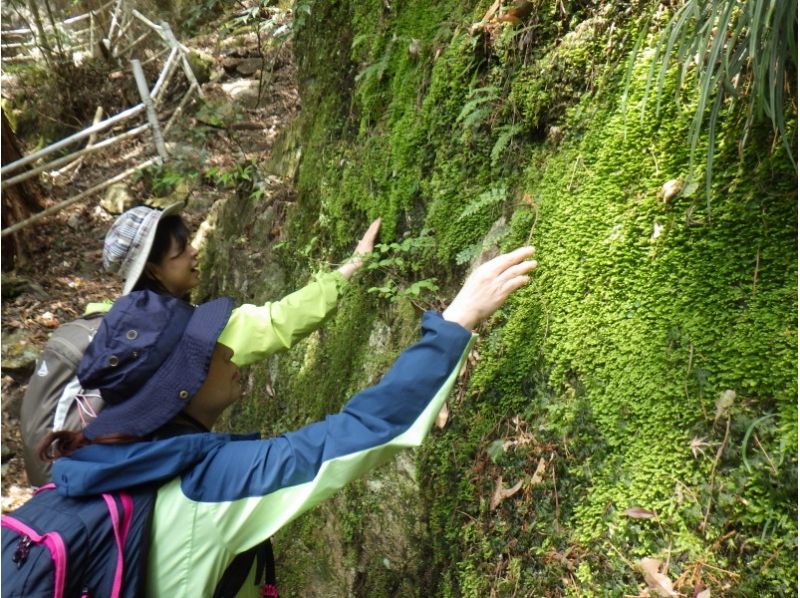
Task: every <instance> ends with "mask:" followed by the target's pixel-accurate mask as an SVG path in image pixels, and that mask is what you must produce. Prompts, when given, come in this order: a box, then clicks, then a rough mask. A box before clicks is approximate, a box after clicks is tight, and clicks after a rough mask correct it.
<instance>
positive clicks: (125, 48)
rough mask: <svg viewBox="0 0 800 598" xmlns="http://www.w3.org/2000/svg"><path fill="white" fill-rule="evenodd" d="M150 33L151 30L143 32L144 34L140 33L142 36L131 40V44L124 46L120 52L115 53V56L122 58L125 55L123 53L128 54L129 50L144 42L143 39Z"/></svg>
mask: <svg viewBox="0 0 800 598" xmlns="http://www.w3.org/2000/svg"><path fill="white" fill-rule="evenodd" d="M151 33H153V30H152V29H148V30H147V31H145V32H144V33H142V35H140V36H139V37H137V38H136V39H135V40H133V41H132V42H131V43H129V44H128V45H127V46H125V47H124V48H123V49H122V50H119V51H118V52H117V56H122V55H123V54H125V53H127V52H129V51H130V50H132V49H133V48H135V47H136V46H138V45H139V44H140V43H142V41H143V40H144V39H145V38H146V37H147V36H148V35H150V34H151Z"/></svg>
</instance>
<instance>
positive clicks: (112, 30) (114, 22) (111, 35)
mask: <svg viewBox="0 0 800 598" xmlns="http://www.w3.org/2000/svg"><path fill="white" fill-rule="evenodd" d="M121 8H122V0H117V4H116V6H114V12H113V13H112V14H111V25H110V26H109V27H108V37H107V38H106V39H108V43H109V46H110V44H111V42H112V41H113V39H114V33H115V30H116V28H117V20H118V19H119V11H120V9H121ZM108 49H109V50H111V48H110V47H109V48H108Z"/></svg>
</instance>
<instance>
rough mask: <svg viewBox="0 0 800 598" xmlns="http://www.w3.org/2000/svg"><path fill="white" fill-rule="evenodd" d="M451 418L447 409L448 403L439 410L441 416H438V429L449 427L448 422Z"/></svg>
mask: <svg viewBox="0 0 800 598" xmlns="http://www.w3.org/2000/svg"><path fill="white" fill-rule="evenodd" d="M449 418H450V410H449V409H448V408H447V403H444V404H443V405H442V408H441V409H440V410H439V415H437V416H436V427H437V428H439V429H440V430H441V429H442V428H444V427H445V426H446V425H447V420H448V419H449Z"/></svg>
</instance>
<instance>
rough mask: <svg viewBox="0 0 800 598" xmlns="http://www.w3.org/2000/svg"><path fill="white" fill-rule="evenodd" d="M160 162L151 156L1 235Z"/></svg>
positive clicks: (7, 229)
mask: <svg viewBox="0 0 800 598" xmlns="http://www.w3.org/2000/svg"><path fill="white" fill-rule="evenodd" d="M160 162H161V158H159V157H158V156H156V157H155V158H150V159H149V160H146V161H144V162H142V163H141V164H139V165H137V166H132V167H131V168H129V169H128V170H126V171H124V172H121V173H119V174H118V175H117V176H115V177H112V178H110V179H108V180H107V181H104V182H102V183H100V184H98V185H95V186H94V187H91V188H89V189H86V191H81V192H80V193H78V195H76V196H74V197H71V198H70V199H67V200H64V201H62V202H61V203H59V204H56V205H54V206H51V207H49V208H47V209H46V210H44V211H42V212H39V213H37V214H34V215H33V216H31V217H30V218H28V219H26V220H23V221H22V222H17V223H16V224H13V225H11V226H9V227H8V228H4V229H3V232H2V234H0V237H5V236H6V235H10V234H11V233H15V232H17V231H18V230H20V229H21V228H24V227H26V226H28V225H30V224H33V223H34V222H37V221H39V220H41V219H42V218H45V217H47V216H49V215H50V214H55V213H56V212H60V211H61V210H63V209H64V208H66V207H68V206H71V205H72V204H74V203H77V202H79V201H80V200H82V199H83V198H85V197H87V196H89V195H92V194H94V193H97V192H98V191H102V190H103V189H105V188H106V187H110V186H111V185H113V184H114V183H118V182H119V181H121V180H123V179H125V178H127V177H129V176H130V175H132V174H133V173H134V172H136V171H137V170H141V169H143V168H147V167H148V166H152V165H153V164H158V163H160Z"/></svg>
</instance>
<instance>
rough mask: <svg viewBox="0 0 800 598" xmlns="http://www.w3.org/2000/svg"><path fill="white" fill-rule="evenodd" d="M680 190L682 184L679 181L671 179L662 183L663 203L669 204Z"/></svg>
mask: <svg viewBox="0 0 800 598" xmlns="http://www.w3.org/2000/svg"><path fill="white" fill-rule="evenodd" d="M682 188H683V183H682V182H681V181H680V179H672V180H669V181H667V182H666V183H664V184H663V185H662V187H661V197H662V199H663V200H664V203H669V202H670V200H671V199H672V198H674V197H675V196H676V195H678V193H680V192H681V189H682Z"/></svg>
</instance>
